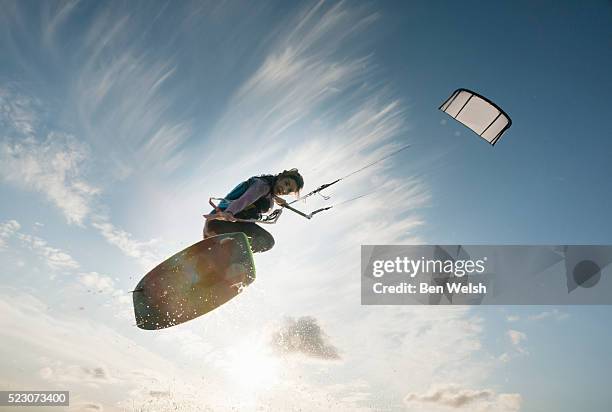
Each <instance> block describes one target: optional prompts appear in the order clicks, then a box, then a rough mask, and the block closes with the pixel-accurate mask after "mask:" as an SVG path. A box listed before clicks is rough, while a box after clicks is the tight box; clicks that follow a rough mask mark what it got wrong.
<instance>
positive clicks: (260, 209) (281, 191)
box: [204, 169, 304, 253]
mask: <svg viewBox="0 0 612 412" xmlns="http://www.w3.org/2000/svg"><path fill="white" fill-rule="evenodd" d="M303 187H304V178H303V177H302V175H300V173H299V172H298V170H297V169H291V170H284V171H283V172H282V173H279V174H277V175H261V176H253V177H251V178H249V179H248V180H246V181H244V182H242V183H240V184H239V185H238V186H236V187H235V188H234V189H232V191H231V192H229V193H228V194H227V195H226V196H225V197H224V198H223V200H222V201H221V202H220V203H219V205H218V206H217V209H218V210H213V211H212V212H211V214H209V215H205V217H206V224H205V225H204V239H206V238H209V237H211V236H215V235H219V234H222V233H233V232H243V233H244V234H246V235H247V237H248V238H249V240H250V242H251V249H252V250H253V252H254V253H257V252H265V251H267V250H270V249H271V248H272V246H274V238H273V237H272V235H271V234H270V233H269V232H268V231H266V230H265V229H263V228H262V227H261V226H259V225H257V224H256V223H255V222H244V221H237V220H238V219H240V220H258V219H261V217H262V215H263V214H264V213H266V212H268V211H269V210H270V209H272V207H273V206H274V203H275V202H276V204H278V205H279V206H285V205H286V204H287V202H286V201H285V200H284V199H282V198H281V197H279V196H285V195H289V194H299V191H300V189H302V188H303Z"/></svg>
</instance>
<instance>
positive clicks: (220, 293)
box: [132, 233, 255, 330]
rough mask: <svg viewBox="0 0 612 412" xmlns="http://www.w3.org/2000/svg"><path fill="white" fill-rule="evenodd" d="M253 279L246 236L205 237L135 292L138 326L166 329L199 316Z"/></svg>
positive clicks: (149, 276) (157, 269)
mask: <svg viewBox="0 0 612 412" xmlns="http://www.w3.org/2000/svg"><path fill="white" fill-rule="evenodd" d="M254 280H255V265H254V262H253V254H252V252H251V247H250V244H249V241H248V239H247V237H246V235H245V234H244V233H226V234H222V235H218V236H213V237H210V238H207V239H204V240H202V241H200V242H198V243H196V244H193V245H191V246H189V247H188V248H186V249H184V250H182V251H180V252H178V253H177V254H175V255H174V256H172V257H170V258H168V259H167V260H165V261H164V262H162V263H160V264H159V265H157V266H156V267H155V268H154V269H153V270H151V271H150V272H149V273H147V274H146V275H145V276H144V277H143V278H142V280H141V281H140V282H139V283H138V285H137V286H136V288H135V289H134V291H133V294H132V295H133V300H134V315H135V317H136V325H137V326H138V327H139V328H141V329H147V330H155V329H164V328H168V327H171V326H174V325H178V324H181V323H183V322H186V321H188V320H191V319H194V318H197V317H198V316H202V315H204V314H205V313H208V312H210V311H211V310H213V309H216V308H218V307H219V306H221V305H223V304H224V303H225V302H227V301H229V300H230V299H232V298H233V297H235V296H236V295H238V294H240V292H242V290H243V289H244V288H245V287H246V286H248V285H249V284H251V283H252V282H253V281H254Z"/></svg>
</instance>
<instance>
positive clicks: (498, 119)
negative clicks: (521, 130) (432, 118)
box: [440, 89, 512, 145]
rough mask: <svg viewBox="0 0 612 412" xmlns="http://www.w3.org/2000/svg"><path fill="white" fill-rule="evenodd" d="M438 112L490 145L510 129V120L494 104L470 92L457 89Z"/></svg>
mask: <svg viewBox="0 0 612 412" xmlns="http://www.w3.org/2000/svg"><path fill="white" fill-rule="evenodd" d="M440 110H442V111H443V112H444V113H447V114H448V115H449V116H451V117H453V118H454V119H455V120H457V121H458V122H460V123H462V124H463V125H465V126H467V127H469V128H470V129H472V130H473V131H474V132H475V133H476V134H477V135H479V136H480V137H482V138H483V139H485V140H486V141H487V142H489V143H490V144H491V145H495V143H497V141H498V140H499V139H500V138H501V137H502V134H504V132H505V131H506V130H508V129H509V128H510V126H511V125H512V120H510V117H508V115H507V114H506V113H505V112H504V111H503V110H502V109H501V108H500V107H499V106H498V105H496V104H495V103H493V102H492V101H491V100H489V99H487V98H486V97H484V96H481V95H479V94H478V93H475V92H473V91H471V90H467V89H457V90H455V91H454V92H453V94H452V95H451V96H450V97H449V98H448V99H447V100H446V101H445V102H444V104H442V106H440Z"/></svg>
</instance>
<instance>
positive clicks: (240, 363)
mask: <svg viewBox="0 0 612 412" xmlns="http://www.w3.org/2000/svg"><path fill="white" fill-rule="evenodd" d="M228 355H229V356H228V367H227V372H228V374H229V376H230V378H231V379H232V380H233V381H234V382H235V383H237V384H238V385H239V386H240V387H241V388H242V389H249V390H251V391H261V390H267V389H270V388H272V387H273V386H274V385H275V384H276V383H277V382H278V379H279V372H280V364H279V361H278V359H276V358H275V357H274V355H273V354H272V353H271V352H270V350H269V349H268V348H266V347H265V346H264V345H261V344H258V343H256V342H245V343H243V344H241V345H239V346H236V347H233V348H232V349H230V351H229V353H228Z"/></svg>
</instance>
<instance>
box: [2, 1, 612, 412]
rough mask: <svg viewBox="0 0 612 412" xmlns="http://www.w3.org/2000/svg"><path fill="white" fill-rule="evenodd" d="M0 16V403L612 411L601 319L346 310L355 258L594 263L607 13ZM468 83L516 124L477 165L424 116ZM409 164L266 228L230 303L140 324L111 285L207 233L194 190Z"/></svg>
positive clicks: (605, 202) (267, 5)
mask: <svg viewBox="0 0 612 412" xmlns="http://www.w3.org/2000/svg"><path fill="white" fill-rule="evenodd" d="M0 8H1V10H2V12H1V13H0V50H1V53H0V199H1V201H0V263H1V267H2V270H1V271H0V340H1V341H2V345H0V390H41V389H45V390H69V391H70V393H71V406H70V408H69V409H67V410H70V411H165V410H182V411H190V410H214V411H217V410H220V411H223V410H283V411H287V410H298V409H299V410H351V411H353V410H368V411H369V410H377V411H378V410H381V411H433V412H435V411H501V412H510V411H512V412H514V411H525V412H536V411H550V410H555V411H560V412H563V411H575V410H583V411H587V412H590V411H602V410H605V409H606V407H607V406H609V405H610V404H612V394H610V391H609V389H608V386H609V384H608V379H607V378H608V376H607V371H608V370H609V369H610V368H611V367H612V361H611V359H612V358H611V357H610V356H609V347H610V345H611V344H612V334H611V333H610V330H609V328H608V327H607V326H608V325H609V316H610V314H612V310H611V309H610V308H609V307H607V306H573V307H570V306H567V307H551V306H486V307H468V306H461V307H434V306H423V307H414V306H362V305H361V304H360V296H361V294H360V263H359V262H360V245H362V244H494V245H495V244H553V245H555V244H612V221H611V220H610V219H609V210H611V209H612V196H611V194H610V191H609V190H608V187H609V180H610V176H611V175H612V163H611V162H610V161H609V159H610V153H612V143H611V140H610V136H612V127H611V126H610V123H609V121H608V118H609V114H610V112H611V108H612V107H611V106H612V103H611V102H610V95H611V94H612V80H611V78H610V75H609V71H610V69H609V68H610V67H612V52H611V51H612V4H611V3H610V2H606V1H597V0H593V1H590V2H586V3H580V2H574V1H540V2H529V1H512V2H509V1H508V2H495V3H493V2H485V1H466V2H460V3H459V2H450V1H440V2H431V1H405V2H377V1H371V2H308V1H299V2H298V1H295V2H282V1H278V2H246V1H245V2H240V1H225V2H215V1H211V2H205V1H196V2H189V1H180V2H170V1H168V2H155V1H129V2H128V1H100V2H83V1H64V2H56V1H45V2H36V1H15V2H13V1H6V0H1V1H0ZM461 87H463V88H468V89H472V90H475V91H477V92H479V93H481V94H483V95H485V96H487V97H488V98H490V99H492V100H493V101H495V102H496V103H497V104H499V105H500V106H501V107H503V108H504V110H505V111H506V112H507V113H508V114H509V116H510V117H511V118H512V120H513V125H512V127H511V128H510V130H509V131H508V132H507V133H506V134H505V135H504V137H503V138H502V139H501V140H500V142H499V143H497V145H496V146H495V147H491V146H490V145H488V144H487V143H486V142H485V141H483V140H482V139H480V138H478V137H477V136H476V135H474V134H473V133H472V132H470V131H469V130H468V129H466V128H465V127H463V126H462V125H460V124H458V123H457V122H454V121H452V120H451V119H450V118H448V116H446V115H445V114H444V113H441V112H440V111H439V110H438V107H439V105H440V104H441V103H442V102H443V101H444V100H445V99H446V98H447V97H448V96H449V95H450V94H451V93H452V92H453V91H454V90H455V89H457V88H461ZM407 144H410V145H411V146H410V148H409V149H407V150H405V151H402V152H401V153H399V154H397V155H396V156H393V157H391V158H388V159H386V160H385V161H384V162H381V163H377V164H376V165H375V166H373V167H370V168H368V169H367V170H364V171H363V172H361V173H359V174H356V175H354V176H351V177H350V178H348V179H346V180H345V181H343V182H342V183H340V184H338V185H335V186H334V187H333V188H330V189H329V190H328V191H327V192H326V194H328V195H331V196H332V197H331V199H330V200H329V201H326V200H325V199H323V198H322V197H319V196H313V197H312V198H310V199H309V200H308V201H307V202H299V203H296V204H297V205H298V207H300V208H302V209H303V210H314V209H316V208H318V207H322V206H328V205H330V204H338V203H341V202H343V201H344V200H348V199H351V198H354V197H356V196H360V195H363V194H368V196H366V197H363V198H361V199H359V200H356V201H352V202H348V203H344V204H342V205H339V206H338V207H337V208H333V209H331V210H330V211H327V212H324V213H321V214H319V215H317V216H316V218H313V219H312V220H310V221H308V220H305V219H303V218H301V217H299V216H297V215H293V214H290V213H287V212H285V213H284V214H283V216H282V217H281V219H280V220H279V222H278V223H277V224H276V225H274V226H273V227H266V229H269V230H270V231H271V233H272V234H273V235H274V237H275V239H276V244H275V246H274V248H273V249H272V250H270V251H268V252H266V253H263V254H258V255H256V257H255V261H256V265H257V280H256V281H255V282H254V283H253V284H252V285H250V286H249V287H248V288H247V289H246V290H245V291H244V293H242V294H241V295H240V296H238V297H237V298H235V299H233V300H232V301H230V302H228V303H227V304H225V305H223V306H222V307H220V308H219V309H217V310H215V311H214V312H211V313H209V314H207V315H206V316H203V317H201V318H198V319H195V320H193V321H190V322H187V323H185V324H182V325H179V326H175V327H172V328H169V329H167V330H160V331H154V332H152V331H143V330H140V329H138V328H137V327H135V321H134V318H133V311H132V303H131V295H130V294H129V291H130V290H132V289H133V288H134V286H135V284H136V283H137V282H138V280H139V279H140V278H141V277H142V276H143V275H144V274H146V273H147V272H148V271H149V270H151V269H152V268H153V267H154V266H155V265H157V264H158V263H160V262H161V261H163V260H164V259H165V258H167V257H168V256H171V255H172V254H174V253H176V252H177V251H179V250H181V249H183V248H185V247H187V246H189V245H191V244H193V243H195V242H197V241H199V240H200V239H201V236H202V226H203V218H202V214H203V213H207V212H208V211H209V210H210V207H209V206H208V198H209V197H211V196H216V197H218V196H222V195H224V194H225V193H227V192H228V191H229V190H230V189H231V188H232V187H234V186H235V185H236V184H237V183H239V182H241V181H243V180H245V179H247V178H248V177H250V176H253V175H257V174H264V173H277V172H280V171H282V170H284V169H289V168H292V167H297V168H298V169H299V170H300V172H301V173H302V174H303V176H304V178H305V182H306V184H305V188H304V190H305V191H309V190H312V189H314V188H316V187H318V186H320V185H321V184H323V183H328V182H330V181H333V180H335V179H337V178H338V177H341V176H344V175H347V174H349V173H351V172H352V171H354V170H356V169H358V168H360V167H361V166H363V165H367V164H369V163H371V162H373V161H375V160H376V159H379V158H381V157H384V156H385V155H387V154H389V153H392V152H393V151H395V150H397V149H398V148H400V147H402V146H404V145H407ZM304 331H307V332H304ZM296 334H297V336H301V338H303V339H305V340H307V341H308V342H311V343H312V342H314V343H315V344H314V345H302V344H300V342H299V340H298V342H297V343H296V342H292V343H291V344H287V342H283V340H282V339H281V338H279V336H292V335H296ZM304 334H305V335H304ZM313 347H314V348H317V349H316V350H313ZM24 410H27V408H25V409H24ZM58 410H61V408H58Z"/></svg>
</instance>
